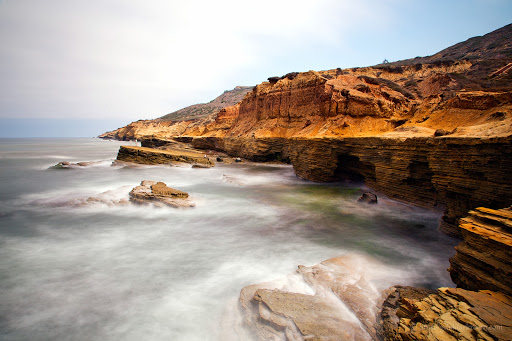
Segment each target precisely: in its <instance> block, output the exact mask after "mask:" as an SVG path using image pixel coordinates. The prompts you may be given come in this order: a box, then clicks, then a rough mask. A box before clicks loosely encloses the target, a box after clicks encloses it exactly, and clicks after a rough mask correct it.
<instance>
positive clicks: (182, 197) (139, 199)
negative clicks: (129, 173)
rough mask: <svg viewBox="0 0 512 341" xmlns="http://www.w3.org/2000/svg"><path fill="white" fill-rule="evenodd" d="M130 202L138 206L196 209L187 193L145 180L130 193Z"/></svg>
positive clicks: (161, 183)
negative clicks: (152, 205) (153, 205)
mask: <svg viewBox="0 0 512 341" xmlns="http://www.w3.org/2000/svg"><path fill="white" fill-rule="evenodd" d="M130 201H131V202H133V203H136V204H150V203H152V204H155V205H156V206H171V207H176V208H179V207H194V206H195V204H194V203H193V202H191V201H190V199H189V195H188V193H187V192H183V191H180V190H177V189H174V188H171V187H167V185H166V184H165V183H163V182H157V181H149V180H144V181H142V182H141V183H140V185H139V186H137V187H135V188H133V189H132V190H131V191H130Z"/></svg>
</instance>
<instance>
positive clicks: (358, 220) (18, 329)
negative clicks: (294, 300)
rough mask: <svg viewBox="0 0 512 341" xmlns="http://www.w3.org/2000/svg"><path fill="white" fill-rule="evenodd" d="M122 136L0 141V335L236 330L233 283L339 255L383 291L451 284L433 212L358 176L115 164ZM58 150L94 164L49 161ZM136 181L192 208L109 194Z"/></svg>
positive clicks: (154, 335) (149, 336) (200, 335)
mask: <svg viewBox="0 0 512 341" xmlns="http://www.w3.org/2000/svg"><path fill="white" fill-rule="evenodd" d="M123 144H127V142H111V141H103V140H98V139H55V140H52V139H41V140H36V139H6V140H0V181H1V184H2V191H0V339H2V340H169V339H172V340H222V339H226V335H231V336H232V335H234V336H233V339H243V336H241V335H238V334H236V329H237V328H235V327H236V326H235V325H236V323H237V320H238V319H237V317H236V316H235V315H236V313H233V312H234V311H236V309H235V308H234V307H235V302H236V298H237V297H238V294H239V292H240V289H241V288H242V287H244V286H246V285H248V284H254V283H260V282H263V281H269V280H273V279H277V278H281V277H283V276H286V275H287V274H289V273H291V272H293V271H294V270H295V269H296V268H297V265H299V264H303V265H313V264H316V263H319V262H321V261H322V260H325V259H328V258H331V257H336V256H341V255H350V256H352V257H353V258H355V259H357V260H358V261H360V263H359V264H361V266H360V267H359V268H358V269H356V270H354V271H360V272H361V273H362V274H363V275H366V276H367V277H368V279H369V281H371V282H372V285H374V286H375V287H377V288H378V289H380V290H382V289H384V288H386V287H388V286H389V285H393V284H402V285H421V286H426V287H430V288H436V287H439V286H451V285H452V283H451V281H450V279H449V275H448V273H447V271H446V269H447V267H448V265H449V264H448V258H449V257H450V256H451V255H452V254H453V253H454V250H453V245H454V244H455V243H456V241H455V240H453V239H450V238H448V237H446V236H445V235H443V234H442V233H440V232H438V231H437V229H436V228H437V224H438V220H439V217H440V214H439V212H432V211H429V210H425V209H420V208H416V207H412V206H408V205H404V204H401V203H397V202H395V201H392V200H387V199H386V198H383V197H380V198H379V204H378V205H360V204H357V203H356V200H357V198H358V197H359V196H360V193H361V192H360V185H359V186H358V185H353V184H352V185H350V184H341V183H338V184H312V183H309V182H305V181H302V180H300V179H297V178H296V177H295V175H294V173H293V169H292V168H291V167H290V166H266V165H258V166H254V165H246V164H233V165H222V164H220V165H218V166H217V167H214V168H210V169H196V168H190V167H167V166H142V167H137V168H126V167H120V166H113V167H112V166H110V164H111V162H112V161H113V160H114V159H115V157H116V154H117V150H118V148H119V146H120V145H123ZM64 160H65V161H70V162H79V161H100V162H98V163H95V164H93V165H91V166H88V167H77V168H75V169H71V170H58V169H48V167H50V166H52V165H55V164H56V163H58V162H59V161H64ZM142 180H158V181H163V182H165V183H167V184H168V185H169V186H171V187H174V188H177V189H180V190H183V191H186V192H188V193H190V195H191V197H192V200H193V201H194V202H195V203H196V207H195V208H191V209H173V208H155V207H152V206H135V205H131V204H129V205H124V206H123V205H116V204H114V203H116V202H118V201H119V200H121V199H127V198H128V192H129V191H130V189H131V188H132V187H134V186H135V185H138V184H139V183H140V181H142ZM91 196H94V197H98V198H101V202H97V203H90V204H84V202H85V199H87V198H88V197H91Z"/></svg>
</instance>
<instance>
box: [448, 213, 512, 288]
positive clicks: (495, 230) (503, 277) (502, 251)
mask: <svg viewBox="0 0 512 341" xmlns="http://www.w3.org/2000/svg"><path fill="white" fill-rule="evenodd" d="M460 227H461V231H462V235H463V238H464V242H462V243H460V244H459V245H458V246H456V247H455V249H456V250H457V253H456V254H455V256H453V257H452V258H451V259H450V269H449V271H450V275H451V277H452V280H453V282H454V283H455V284H457V286H458V287H461V288H464V289H469V290H482V289H488V290H494V291H500V292H503V293H505V294H507V295H510V296H512V208H511V207H509V208H506V209H499V210H492V209H488V208H484V207H479V208H477V209H475V210H473V211H470V212H469V215H468V216H467V217H466V218H463V219H461V222H460Z"/></svg>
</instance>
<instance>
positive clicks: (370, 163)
mask: <svg viewBox="0 0 512 341" xmlns="http://www.w3.org/2000/svg"><path fill="white" fill-rule="evenodd" d="M191 144H192V145H193V146H194V147H196V148H200V149H213V150H219V151H224V152H226V153H228V154H230V155H233V156H235V155H238V156H242V157H244V158H247V159H249V160H254V161H270V160H282V161H290V162H291V163H292V164H293V167H294V170H295V172H296V174H297V175H298V176H299V177H301V178H303V179H306V180H311V181H318V182H324V181H337V180H346V179H349V180H355V181H361V182H362V181H364V182H365V183H366V185H367V186H368V187H370V188H373V189H375V190H378V191H380V192H382V193H384V194H386V195H387V196H389V197H392V198H394V199H398V200H402V201H407V202H411V203H415V204H418V205H422V206H426V207H436V206H439V207H443V206H444V207H445V215H444V217H443V219H442V222H441V228H442V229H443V230H444V231H445V232H447V233H449V234H453V235H457V236H460V229H459V227H458V225H457V224H458V219H460V218H462V217H464V216H465V215H466V214H467V212H468V211H469V210H471V209H474V208H475V207H478V206H482V205H485V206H487V207H490V208H501V207H507V206H510V205H512V194H511V193H512V177H510V174H512V137H502V138H492V139H480V138H474V139H473V138H453V137H437V138H433V137H432V138H424V137H416V138H382V137H381V138H378V137H367V138H343V139H327V138H324V139H310V138H303V139H299V138H294V139H285V138H218V137H206V138H204V137H203V138H195V139H193V140H192V141H191Z"/></svg>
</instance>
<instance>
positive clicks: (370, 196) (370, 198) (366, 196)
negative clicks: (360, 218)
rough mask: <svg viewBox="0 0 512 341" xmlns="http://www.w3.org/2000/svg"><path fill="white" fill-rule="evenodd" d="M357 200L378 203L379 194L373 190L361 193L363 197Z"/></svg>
mask: <svg viewBox="0 0 512 341" xmlns="http://www.w3.org/2000/svg"><path fill="white" fill-rule="evenodd" d="M357 202H362V203H367V204H377V202H378V201H377V195H376V194H375V193H372V192H364V193H363V195H361V197H360V198H359V199H357Z"/></svg>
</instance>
